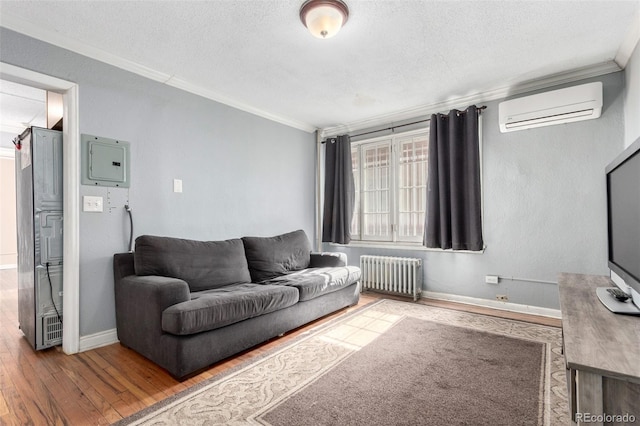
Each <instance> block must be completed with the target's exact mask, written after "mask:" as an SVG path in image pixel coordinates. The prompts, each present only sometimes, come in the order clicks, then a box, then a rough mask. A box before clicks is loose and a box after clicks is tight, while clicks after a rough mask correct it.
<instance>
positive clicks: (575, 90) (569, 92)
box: [498, 81, 602, 133]
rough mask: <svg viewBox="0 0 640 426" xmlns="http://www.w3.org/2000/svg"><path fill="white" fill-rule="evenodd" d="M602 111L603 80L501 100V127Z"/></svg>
mask: <svg viewBox="0 0 640 426" xmlns="http://www.w3.org/2000/svg"><path fill="white" fill-rule="evenodd" d="M601 112H602V82H600V81H598V82H595V83H587V84H581V85H579V86H573V87H567V88H565V89H558V90H552V91H550V92H545V93H539V94H537V95H531V96H524V97H522V98H517V99H511V100H509V101H504V102H500V104H499V105H498V117H499V120H500V131H501V132H502V133H505V132H514V131H516V130H523V129H531V128H534V127H542V126H551V125H554V124H562V123H571V122H573V121H582V120H591V119H594V118H598V117H600V113H601Z"/></svg>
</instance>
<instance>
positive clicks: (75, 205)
mask: <svg viewBox="0 0 640 426" xmlns="http://www.w3.org/2000/svg"><path fill="white" fill-rule="evenodd" d="M0 79H1V80H6V81H9V82H13V83H19V84H22V85H25V86H29V87H34V88H38V89H42V90H45V91H52V92H55V93H59V94H61V95H62V105H63V129H64V130H63V139H64V149H63V163H64V166H63V191H64V200H63V210H64V212H65V220H64V253H63V256H64V259H65V265H64V273H63V274H64V275H63V283H64V295H63V316H64V318H65V321H64V328H63V338H62V350H63V351H64V352H65V353H67V354H73V353H77V352H79V350H80V332H79V330H80V327H79V323H80V321H79V320H80V306H79V300H80V297H79V290H80V285H79V281H80V262H79V259H80V253H79V228H80V225H79V205H80V203H79V199H80V196H79V185H80V132H79V128H78V117H79V115H78V85H77V84H75V83H72V82H69V81H65V80H61V79H58V78H55V77H51V76H48V75H45V74H41V73H37V72H34V71H30V70H26V69H24V68H19V67H16V66H14V65H10V64H6V63H3V62H0Z"/></svg>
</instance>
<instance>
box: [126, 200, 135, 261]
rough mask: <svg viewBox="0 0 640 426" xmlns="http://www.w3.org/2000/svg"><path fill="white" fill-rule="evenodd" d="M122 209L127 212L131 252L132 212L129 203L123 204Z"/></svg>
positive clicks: (131, 250)
mask: <svg viewBox="0 0 640 426" xmlns="http://www.w3.org/2000/svg"><path fill="white" fill-rule="evenodd" d="M124 209H125V210H126V211H127V213H129V225H130V226H129V253H133V213H131V207H130V206H129V204H125V205H124Z"/></svg>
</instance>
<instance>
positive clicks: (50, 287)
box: [45, 262, 62, 324]
mask: <svg viewBox="0 0 640 426" xmlns="http://www.w3.org/2000/svg"><path fill="white" fill-rule="evenodd" d="M45 266H46V267H47V279H48V280H49V294H50V295H51V303H53V309H55V310H56V315H57V316H58V321H60V324H62V316H60V312H58V307H57V306H56V302H55V301H54V300H53V284H51V275H50V274H49V262H47V263H46V264H45Z"/></svg>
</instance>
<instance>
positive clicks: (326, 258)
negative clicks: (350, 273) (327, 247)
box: [309, 252, 347, 268]
mask: <svg viewBox="0 0 640 426" xmlns="http://www.w3.org/2000/svg"><path fill="white" fill-rule="evenodd" d="M338 266H347V255H346V254H345V253H338V252H322V253H311V260H310V262H309V268H326V267H338Z"/></svg>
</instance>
